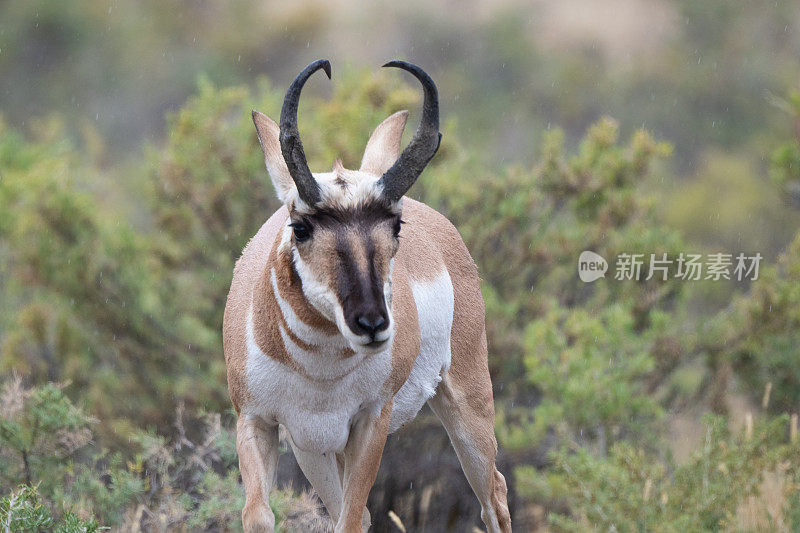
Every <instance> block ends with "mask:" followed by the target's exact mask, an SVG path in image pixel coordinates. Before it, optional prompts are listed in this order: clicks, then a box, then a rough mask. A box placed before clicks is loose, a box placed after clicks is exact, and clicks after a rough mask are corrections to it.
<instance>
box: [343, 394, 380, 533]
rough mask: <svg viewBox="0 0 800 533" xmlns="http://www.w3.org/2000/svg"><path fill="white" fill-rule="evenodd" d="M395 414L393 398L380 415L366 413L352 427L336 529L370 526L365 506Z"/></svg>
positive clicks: (354, 532)
mask: <svg viewBox="0 0 800 533" xmlns="http://www.w3.org/2000/svg"><path fill="white" fill-rule="evenodd" d="M391 414H392V402H391V401H389V403H387V404H386V405H384V406H383V409H382V410H381V413H380V415H379V416H378V417H377V418H372V419H370V418H369V417H368V416H363V417H361V418H360V419H359V420H358V421H357V422H356V423H355V425H354V426H353V429H352V430H351V431H350V438H349V439H348V440H347V446H345V449H344V502H343V506H342V514H341V515H340V516H339V522H338V523H337V524H336V529H335V531H336V533H361V532H362V531H366V530H368V529H369V525H370V524H369V513H368V512H365V511H366V509H365V507H366V505H367V498H368V497H369V491H370V489H371V488H372V485H373V484H374V483H375V478H376V477H377V475H378V467H379V466H380V464H381V455H382V454H383V447H384V445H385V444H386V435H387V433H388V430H389V417H390V416H391ZM362 517H363V518H364V520H363V521H362ZM364 522H366V523H364Z"/></svg>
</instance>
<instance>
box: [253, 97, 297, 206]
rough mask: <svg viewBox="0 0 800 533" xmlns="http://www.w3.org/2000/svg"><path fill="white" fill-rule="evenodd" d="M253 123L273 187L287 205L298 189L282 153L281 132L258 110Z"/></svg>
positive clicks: (254, 113)
mask: <svg viewBox="0 0 800 533" xmlns="http://www.w3.org/2000/svg"><path fill="white" fill-rule="evenodd" d="M253 123H254V124H255V125H256V133H257V134H258V142H259V143H260V144H261V150H262V151H263V152H264V163H265V164H266V166H267V172H269V177H270V178H271V179H272V185H273V186H274V187H275V192H276V193H277V195H278V199H279V200H280V201H281V202H283V203H284V204H287V203H288V202H289V201H290V200H291V198H293V197H294V196H295V194H293V192H294V190H295V188H296V187H295V184H294V180H293V179H292V175H291V174H289V168H288V167H287V166H286V161H284V159H283V152H281V143H280V140H279V136H280V133H281V130H280V128H279V127H278V125H277V124H276V123H275V121H274V120H272V119H271V118H269V117H268V116H267V115H265V114H264V113H260V112H258V111H256V110H253Z"/></svg>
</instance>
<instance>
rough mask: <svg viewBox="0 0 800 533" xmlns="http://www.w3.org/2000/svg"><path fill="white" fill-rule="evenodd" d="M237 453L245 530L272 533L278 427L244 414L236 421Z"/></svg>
mask: <svg viewBox="0 0 800 533" xmlns="http://www.w3.org/2000/svg"><path fill="white" fill-rule="evenodd" d="M236 451H237V452H239V470H240V472H241V474H242V482H243V484H244V492H245V498H246V500H245V504H244V509H243V510H242V526H243V528H244V531H245V532H247V533H250V532H264V531H266V532H268V533H272V531H273V530H274V529H275V515H273V514H272V509H270V507H269V491H270V489H271V488H272V484H273V483H274V481H275V469H276V466H277V464H278V425H277V424H274V425H270V424H268V423H267V422H265V421H264V420H262V419H260V418H256V417H252V416H248V415H245V414H240V415H239V420H238V421H237V422H236Z"/></svg>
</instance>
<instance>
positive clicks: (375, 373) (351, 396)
mask: <svg viewBox="0 0 800 533" xmlns="http://www.w3.org/2000/svg"><path fill="white" fill-rule="evenodd" d="M273 282H274V280H273ZM411 288H412V292H413V295H414V301H415V303H416V307H417V315H418V318H419V327H420V353H419V355H418V356H417V359H416V361H415V362H414V367H413V368H412V370H411V374H410V375H409V377H408V379H407V380H406V382H405V383H404V384H403V386H402V387H401V388H400V390H399V391H397V394H395V396H394V404H393V408H392V416H391V420H390V422H389V432H393V431H395V430H397V429H398V428H399V427H400V426H402V425H403V424H405V423H406V422H409V421H410V420H412V419H413V418H414V417H415V416H416V415H417V413H418V412H419V410H420V409H421V408H422V406H423V405H424V404H425V402H426V401H428V399H430V398H431V397H432V396H433V395H434V394H435V393H436V386H437V385H438V384H439V382H440V381H441V380H442V375H443V374H444V373H445V372H446V371H447V369H448V368H449V366H450V332H451V330H452V327H453V305H454V304H453V285H452V283H451V281H450V275H449V274H448V273H447V271H444V272H442V274H441V275H439V277H437V278H436V279H434V280H433V281H429V282H414V281H412V282H411ZM276 294H278V292H277V291H276ZM278 302H279V305H280V307H281V310H282V312H283V315H284V317H285V318H286V321H287V325H289V327H290V328H291V329H292V331H293V333H295V334H296V335H298V336H300V337H301V338H302V339H303V340H306V339H307V340H308V341H311V342H312V343H314V344H317V346H319V345H320V344H321V345H322V346H327V347H328V348H330V349H331V353H336V354H338V353H339V352H340V350H341V348H342V346H343V345H342V342H343V341H344V339H341V340H337V339H333V338H324V335H323V334H321V333H319V332H316V331H313V330H310V329H304V327H305V328H308V326H305V325H304V324H302V322H301V321H300V320H299V318H297V316H296V315H294V313H293V312H292V311H291V307H290V306H289V305H288V303H287V302H285V301H283V300H282V299H281V298H280V295H279V294H278ZM246 328H247V329H246V334H247V387H248V390H249V392H250V395H251V397H252V401H251V402H250V403H249V404H248V405H246V406H243V412H245V413H247V414H251V415H255V416H259V417H262V418H264V419H266V420H275V421H277V422H279V423H281V424H283V425H284V426H285V427H286V429H287V430H288V431H289V433H290V434H291V436H292V441H293V442H294V444H295V445H296V446H297V447H298V448H300V449H301V450H304V451H307V452H315V453H328V452H340V451H342V450H343V449H344V446H345V444H346V443H347V438H348V436H349V433H350V426H351V423H352V421H353V419H354V418H355V417H356V415H357V414H358V413H360V412H362V411H364V410H371V411H372V412H373V416H377V415H378V413H379V412H380V409H381V408H382V407H383V404H384V403H385V402H386V401H387V400H388V398H383V397H381V392H382V390H383V385H384V383H385V382H386V380H387V379H388V378H389V374H390V372H391V366H392V361H391V350H390V348H389V347H387V349H386V350H384V351H382V352H378V353H374V354H370V355H369V356H364V355H361V354H355V355H353V356H351V357H349V358H347V359H345V360H338V359H335V358H334V356H331V358H330V359H328V358H326V356H324V355H320V354H319V353H316V352H315V353H311V352H307V351H306V350H304V349H303V348H301V347H300V346H297V345H296V344H295V343H294V342H293V341H292V340H291V338H290V337H289V336H288V335H286V332H285V331H284V330H283V328H282V327H281V328H280V332H281V337H282V340H283V344H284V348H285V349H286V350H287V352H288V353H289V354H290V355H291V356H292V358H293V359H294V360H295V361H296V362H298V363H299V364H300V365H301V366H302V367H303V369H304V371H305V372H306V373H307V376H304V375H303V374H300V373H298V372H296V371H295V370H292V369H291V368H289V367H287V366H286V365H284V364H282V363H280V362H278V361H277V360H275V359H274V358H272V357H269V356H268V355H267V354H265V353H264V352H263V351H262V350H261V348H260V347H259V346H258V343H256V340H255V333H254V326H253V313H252V309H250V310H249V311H248V315H247V325H246ZM314 341H316V342H314ZM265 349H268V347H265Z"/></svg>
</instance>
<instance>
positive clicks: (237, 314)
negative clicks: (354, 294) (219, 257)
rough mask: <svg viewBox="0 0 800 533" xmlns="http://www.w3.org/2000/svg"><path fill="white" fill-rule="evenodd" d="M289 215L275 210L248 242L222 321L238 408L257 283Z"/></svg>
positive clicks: (232, 392) (243, 397) (243, 390)
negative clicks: (249, 311)
mask: <svg viewBox="0 0 800 533" xmlns="http://www.w3.org/2000/svg"><path fill="white" fill-rule="evenodd" d="M288 216H289V212H288V210H287V209H286V207H281V208H280V209H278V210H277V211H275V213H273V215H272V216H271V217H270V218H269V219H268V220H267V221H266V222H265V223H264V224H263V225H262V226H261V228H260V229H259V230H258V232H257V233H256V234H255V235H254V236H253V238H252V239H250V242H248V243H247V246H245V248H244V250H243V251H242V255H241V256H240V257H239V259H238V260H237V261H236V266H235V267H234V269H233V280H232V281H231V289H230V291H229V292H228V299H227V302H226V304H225V315H224V318H223V321H222V344H223V350H224V352H225V361H226V365H227V369H228V389H229V392H230V396H231V400H232V401H233V404H234V407H236V409H237V411H238V409H239V407H240V406H241V404H242V403H243V402H244V401H246V398H247V386H246V383H245V375H244V374H245V366H246V363H247V340H246V332H245V324H246V321H247V313H248V310H249V308H250V300H251V296H252V293H253V287H254V286H255V285H256V282H257V281H258V277H259V276H260V275H261V273H262V272H263V269H264V266H265V264H266V262H267V259H268V257H269V253H270V250H271V249H272V246H273V245H274V243H275V240H276V239H277V238H278V236H279V234H280V232H281V228H283V226H284V224H285V223H286V219H287V218H288Z"/></svg>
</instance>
